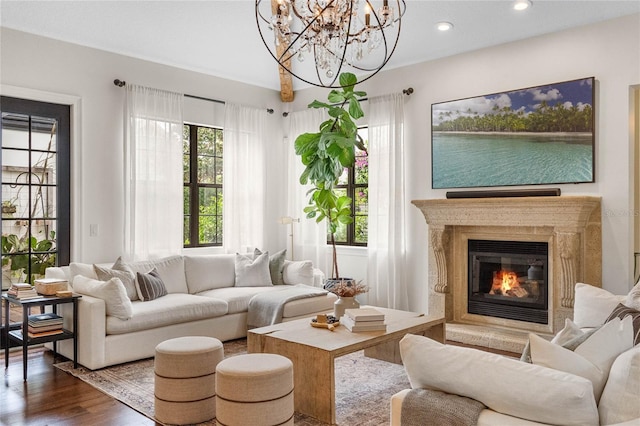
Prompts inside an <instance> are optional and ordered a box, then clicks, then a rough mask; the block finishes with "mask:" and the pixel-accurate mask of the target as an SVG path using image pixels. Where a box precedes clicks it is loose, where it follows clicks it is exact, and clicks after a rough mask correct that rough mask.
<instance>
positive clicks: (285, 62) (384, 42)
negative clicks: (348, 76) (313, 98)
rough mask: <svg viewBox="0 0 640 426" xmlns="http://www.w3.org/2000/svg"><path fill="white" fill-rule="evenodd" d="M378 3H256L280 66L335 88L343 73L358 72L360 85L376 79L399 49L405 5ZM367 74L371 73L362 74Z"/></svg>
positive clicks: (400, 1)
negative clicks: (397, 46) (397, 48)
mask: <svg viewBox="0 0 640 426" xmlns="http://www.w3.org/2000/svg"><path fill="white" fill-rule="evenodd" d="M375 3H376V2H374V1H371V0H256V22H257V24H258V31H259V32H260V37H261V38H262V41H263V42H264V45H265V46H266V47H267V49H268V50H269V53H271V56H273V58H274V59H275V60H276V61H278V64H280V66H282V67H283V68H284V69H285V70H287V71H288V72H289V73H291V75H293V76H294V77H296V78H298V79H299V80H302V81H304V82H306V83H308V84H311V85H314V86H319V87H332V88H336V87H340V85H339V82H338V77H339V75H340V73H341V72H343V71H350V72H353V73H355V74H359V75H360V76H359V77H358V80H359V81H360V82H362V81H365V80H367V79H369V78H371V77H373V76H374V75H375V74H376V73H377V72H378V71H380V70H381V69H382V67H384V66H385V64H386V63H387V62H388V61H389V59H390V58H391V55H392V54H393V51H394V50H395V48H396V45H397V43H398V38H399V36H400V23H401V19H402V15H403V14H404V12H405V9H406V4H405V1H404V0H383V1H381V2H377V3H378V5H377V6H376V4H375ZM267 40H269V41H267ZM293 63H296V65H295V68H296V70H297V71H296V72H294V71H293V69H292V68H293V65H292V64H293ZM349 68H350V69H349ZM362 72H364V73H365V74H367V73H370V74H368V75H366V76H361V74H362Z"/></svg>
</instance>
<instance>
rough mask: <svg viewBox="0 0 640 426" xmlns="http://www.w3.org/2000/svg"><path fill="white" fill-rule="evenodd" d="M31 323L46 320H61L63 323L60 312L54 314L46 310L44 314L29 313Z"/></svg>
mask: <svg viewBox="0 0 640 426" xmlns="http://www.w3.org/2000/svg"><path fill="white" fill-rule="evenodd" d="M28 320H29V323H42V322H46V321H49V322H51V321H59V322H60V323H62V317H61V316H60V315H58V314H54V313H53V312H46V313H44V314H34V315H29V318H28Z"/></svg>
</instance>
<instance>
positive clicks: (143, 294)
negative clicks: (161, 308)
mask: <svg viewBox="0 0 640 426" xmlns="http://www.w3.org/2000/svg"><path fill="white" fill-rule="evenodd" d="M137 276H138V283H137V284H138V287H139V288H138V290H139V294H138V296H139V297H140V299H141V300H142V301H148V300H153V299H157V298H158V297H162V296H165V295H166V294H167V287H166V286H165V285H164V282H163V281H162V278H160V275H159V274H158V271H157V270H156V268H153V269H152V270H151V271H149V272H147V273H146V274H145V273H141V272H137Z"/></svg>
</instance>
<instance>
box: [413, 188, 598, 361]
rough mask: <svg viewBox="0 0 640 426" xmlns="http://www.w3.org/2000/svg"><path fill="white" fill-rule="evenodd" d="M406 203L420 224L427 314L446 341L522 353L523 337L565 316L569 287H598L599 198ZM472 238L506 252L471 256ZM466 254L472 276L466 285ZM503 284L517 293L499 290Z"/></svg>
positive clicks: (558, 325) (551, 330)
mask: <svg viewBox="0 0 640 426" xmlns="http://www.w3.org/2000/svg"><path fill="white" fill-rule="evenodd" d="M413 204H414V205H416V206H417V207H418V208H419V209H420V211H421V212H422V213H423V215H424V218H425V220H426V222H427V224H428V239H427V246H428V252H427V253H425V255H426V256H428V266H427V271H428V281H427V290H428V293H427V297H428V298H427V302H428V312H429V314H435V315H443V316H444V317H445V319H446V321H447V328H446V333H447V339H449V340H453V341H458V342H463V343H467V344H471V345H478V346H487V347H492V348H495V349H501V350H506V351H510V352H519V351H522V347H523V346H524V344H525V343H526V341H527V339H528V333H530V332H533V333H539V334H542V335H549V336H551V335H553V334H556V333H557V332H558V331H560V330H561V329H562V327H563V326H564V323H565V319H566V318H571V317H572V316H573V299H574V287H575V283H576V282H585V283H589V284H592V285H595V286H598V287H599V286H601V282H602V223H601V200H600V197H592V196H559V197H496V198H468V199H453V198H452V199H431V200H414V201H413ZM476 240H477V241H489V242H491V243H490V244H493V242H496V241H500V242H508V243H509V244H510V245H512V246H513V247H512V248H514V250H511V249H509V250H505V248H504V247H497V248H496V247H489V248H488V249H487V250H475V249H472V250H471V251H477V252H479V253H475V254H471V255H470V253H469V251H470V248H469V247H470V245H469V241H472V244H471V247H473V244H475V243H473V241H476ZM514 243H515V244H514ZM485 244H486V243H485ZM521 244H525V245H527V246H529V247H530V248H531V247H540V246H541V247H543V249H542V250H543V251H544V247H545V246H546V250H547V252H546V253H545V254H544V255H543V253H537V252H534V253H529V252H526V250H529V249H526V250H521V247H519V246H520V245H521ZM516 246H517V247H516ZM481 248H482V247H481ZM522 251H525V253H522ZM483 252H484V253H483ZM474 256H476V261H477V262H475V263H477V265H476V266H475V267H477V269H478V272H479V274H480V276H479V277H478V279H477V282H474V279H473V278H472V279H471V283H470V282H469V281H470V280H469V272H470V268H471V269H472V271H471V272H473V268H475V267H474V266H472V265H473V264H474V259H473V257H474ZM531 259H533V261H530V260H531ZM483 261H485V262H484V263H485V265H484V267H481V266H482V262H483ZM545 262H546V263H545ZM532 266H533V268H532ZM485 269H489V270H490V272H485V271H484V270H485ZM530 269H531V271H529V270H530ZM494 271H495V272H496V277H495V278H496V286H495V290H494V291H493V294H491V287H493V283H494V274H493V273H494ZM481 277H484V278H481ZM503 279H504V280H506V282H507V283H509V282H512V283H515V282H517V283H518V284H520V287H521V288H520V289H518V290H513V289H511V290H509V289H507V290H504V291H503V290H502V280H503ZM481 281H482V282H481ZM527 281H530V282H529V283H527ZM533 281H535V283H534V282H533ZM498 283H500V288H501V290H500V291H498V290H497V288H498V285H497V284H498ZM498 293H499V294H498ZM502 293H506V294H502ZM525 294H526V296H523V295H525ZM529 294H531V295H532V296H531V297H529ZM534 294H537V296H535V297H534V296H533V295H534ZM514 295H515V296H516V297H514ZM518 295H520V296H523V297H520V298H518V297H517V296H518ZM485 302H489V303H485ZM469 305H472V307H471V311H473V310H474V309H476V308H477V306H476V307H474V306H473V305H480V309H482V310H484V309H486V308H489V309H490V310H493V311H494V312H493V313H491V314H489V315H487V314H486V313H484V312H483V313H471V312H470V309H469ZM514 308H515V309H514ZM496 311H509V313H508V314H504V312H498V314H496ZM507 316H508V317H507ZM514 317H515V319H514ZM532 317H533V319H532Z"/></svg>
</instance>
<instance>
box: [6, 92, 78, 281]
mask: <svg viewBox="0 0 640 426" xmlns="http://www.w3.org/2000/svg"><path fill="white" fill-rule="evenodd" d="M1 104H2V122H1V123H2V125H1V127H2V131H1V135H2V136H1V139H2V289H3V290H4V289H7V288H9V287H10V286H11V283H16V282H30V283H33V280H34V279H37V278H40V277H42V276H44V270H45V268H47V267H49V266H55V265H68V264H69V254H70V231H69V228H70V163H69V160H70V155H69V153H70V108H69V106H68V105H58V104H50V103H45V102H36V101H30V100H24V99H16V98H9V97H2V98H1Z"/></svg>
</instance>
